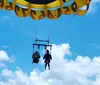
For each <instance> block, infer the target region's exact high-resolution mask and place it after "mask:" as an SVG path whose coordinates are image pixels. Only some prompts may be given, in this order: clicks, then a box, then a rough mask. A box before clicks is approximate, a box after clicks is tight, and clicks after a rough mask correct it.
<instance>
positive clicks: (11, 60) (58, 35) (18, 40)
mask: <svg viewBox="0 0 100 85" xmlns="http://www.w3.org/2000/svg"><path fill="white" fill-rule="evenodd" d="M99 10H100V0H92V2H91V6H90V9H89V11H88V12H87V13H86V14H85V15H82V16H78V15H76V16H74V17H73V15H62V16H61V17H60V18H58V19H57V20H50V19H48V18H44V19H42V20H33V19H32V18H30V17H29V16H28V17H25V18H20V17H18V16H16V14H15V12H14V11H7V10H0V64H1V65H0V85H17V84H18V83H17V84H16V83H13V84H12V83H9V82H10V81H9V78H10V79H12V77H8V76H9V75H8V76H7V75H6V74H5V75H6V76H4V75H3V71H5V70H7V71H8V70H9V72H11V74H14V75H15V74H16V75H17V73H16V71H19V72H20V70H22V71H23V73H24V72H25V73H27V75H29V74H30V73H31V72H33V71H34V69H36V68H37V69H38V70H39V71H40V74H41V73H42V72H43V73H44V74H45V73H48V72H45V71H44V64H43V63H42V64H41V63H40V64H38V65H37V64H32V52H33V48H32V43H34V38H35V37H36V32H37V38H39V39H43V40H46V39H48V36H49V35H50V41H51V44H53V45H54V49H53V51H52V53H53V58H54V57H55V56H54V55H56V56H57V55H58V58H59V56H61V55H59V52H62V54H64V55H65V53H64V52H63V50H66V49H67V51H68V50H70V52H71V54H72V55H71V56H70V55H69V54H68V55H67V56H66V58H69V57H70V59H71V60H73V59H74V60H75V59H77V56H78V55H80V56H82V59H83V60H84V56H88V58H89V60H90V59H93V58H94V57H96V58H98V59H97V60H100V57H99V56H100V38H99V36H100V21H99V19H100V11H99ZM72 17H73V18H72ZM71 18H72V19H71ZM63 44H65V45H68V46H67V47H66V46H65V47H66V49H63V46H62V45H63ZM58 45H59V46H62V47H59V46H58ZM57 48H58V50H57ZM60 48H61V51H60V50H59V49H60ZM57 51H58V52H57ZM40 52H41V55H42V56H43V50H40ZM54 52H55V53H54ZM3 56H5V57H4V59H3V58H2V57H3ZM7 58H8V59H7ZM61 58H63V57H61ZM59 59H60V58H59ZM59 59H58V60H59ZM56 60H57V59H55V62H56V63H59V62H57V61H56ZM63 60H64V59H63ZM79 60H80V59H79ZM89 60H88V61H89ZM80 61H81V60H80ZM88 61H87V62H88ZM73 62H74V63H75V61H73ZM85 62H86V61H85ZM85 62H83V63H85ZM90 62H91V63H92V61H90ZM99 62H100V61H99ZM56 63H55V64H56ZM70 63H71V61H70V62H69V64H70ZM55 64H53V65H55ZM62 64H64V62H63V63H62ZM95 64H96V63H94V65H93V64H91V65H92V66H94V67H93V68H95ZM53 65H52V67H53ZM57 65H58V64H57ZM96 65H97V64H96ZM71 66H72V67H73V69H74V68H75V67H74V66H73V65H71ZM92 66H91V68H92ZM16 67H18V68H20V70H16ZM58 67H59V69H60V66H58ZM72 67H71V68H72ZM97 67H98V69H99V70H98V71H97V72H98V73H99V74H98V76H100V65H98V66H97ZM69 68H70V67H69ZM76 68H77V66H76ZM54 69H56V67H55V68H51V71H52V72H50V73H51V74H52V73H53V70H54ZM61 69H65V68H61ZM73 69H72V70H73ZM82 69H84V68H82ZM82 69H81V70H82ZM66 70H67V69H66ZM9 72H8V74H9ZM55 72H56V71H55ZM55 72H54V73H53V74H55ZM58 72H60V70H59V71H58ZM72 72H74V71H72ZM67 73H68V72H67ZM40 74H38V75H37V76H35V77H38V78H40V77H41V76H40ZM53 74H52V75H53ZM94 74H95V75H97V74H96V73H95V71H94ZM23 75H24V74H23ZM23 75H20V76H23ZM48 75H49V74H48ZM52 75H51V76H49V77H50V79H51V80H53V76H52ZM84 75H85V74H84ZM24 76H25V75H24ZM69 76H70V77H71V76H72V74H71V75H70V74H69ZM17 77H18V76H17ZM28 77H29V78H30V76H28ZM31 77H32V75H31ZM59 77H60V78H62V76H59ZM18 78H19V77H18ZM84 78H85V77H82V76H81V79H84ZM93 78H94V77H93ZM5 79H6V80H5ZM7 79H8V80H7ZM56 79H58V76H57V77H56ZM99 79H100V78H99ZM61 80H63V79H61ZM15 81H16V82H17V81H18V82H19V80H15ZM69 81H70V80H69ZM7 82H8V83H9V84H7ZM37 82H38V80H37ZM39 82H40V81H39ZM65 82H68V80H65ZM87 82H88V81H87ZM94 82H96V81H94ZM60 83H61V82H60ZM38 84H39V83H34V84H32V85H38ZM40 84H41V85H42V83H40ZM40 84H39V85H40ZM54 84H57V83H55V82H54V83H52V84H49V83H48V81H47V82H46V83H45V84H44V83H43V85H54ZM65 84H66V85H86V83H83V84H82V83H76V84H71V83H65ZM90 84H91V85H100V82H99V83H97V82H96V84H95V83H93V82H92V83H88V84H87V85H90ZM19 85H29V84H26V83H25V84H23V83H22V82H21V83H20V82H19ZM30 85H31V84H30ZM58 85H64V83H61V84H58Z"/></svg>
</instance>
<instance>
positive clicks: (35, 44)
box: [33, 43, 52, 47]
mask: <svg viewBox="0 0 100 85" xmlns="http://www.w3.org/2000/svg"><path fill="white" fill-rule="evenodd" d="M34 45H37V46H50V47H52V45H46V44H36V43H33V46H34Z"/></svg>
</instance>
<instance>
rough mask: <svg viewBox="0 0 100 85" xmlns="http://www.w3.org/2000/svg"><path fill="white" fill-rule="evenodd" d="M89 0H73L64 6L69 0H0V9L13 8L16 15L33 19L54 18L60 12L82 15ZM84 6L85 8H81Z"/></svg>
mask: <svg viewBox="0 0 100 85" xmlns="http://www.w3.org/2000/svg"><path fill="white" fill-rule="evenodd" d="M90 1H91V0H73V2H72V3H71V4H70V5H68V6H65V4H66V3H67V2H69V0H12V1H9V0H0V9H6V10H14V11H15V13H16V14H17V16H19V17H26V16H30V17H32V18H33V19H35V20H40V19H43V18H45V17H48V18H50V19H52V20H55V19H57V18H59V17H60V16H61V14H66V15H68V14H78V15H83V14H85V13H86V12H87V11H88V8H89V4H90ZM83 7H86V9H84V10H83V9H81V8H83Z"/></svg>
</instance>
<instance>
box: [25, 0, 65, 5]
mask: <svg viewBox="0 0 100 85" xmlns="http://www.w3.org/2000/svg"><path fill="white" fill-rule="evenodd" d="M25 1H27V2H29V3H32V4H49V3H52V2H55V1H56V0H25ZM62 1H63V2H65V1H66V0H62Z"/></svg>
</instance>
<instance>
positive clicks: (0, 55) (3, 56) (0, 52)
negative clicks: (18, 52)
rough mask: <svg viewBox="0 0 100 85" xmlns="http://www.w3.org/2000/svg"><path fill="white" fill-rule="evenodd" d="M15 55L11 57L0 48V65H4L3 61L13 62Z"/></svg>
mask: <svg viewBox="0 0 100 85" xmlns="http://www.w3.org/2000/svg"><path fill="white" fill-rule="evenodd" d="M14 61H15V57H14V55H12V56H11V57H9V56H8V54H7V53H6V52H5V51H4V50H0V67H6V65H5V63H4V62H14Z"/></svg>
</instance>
